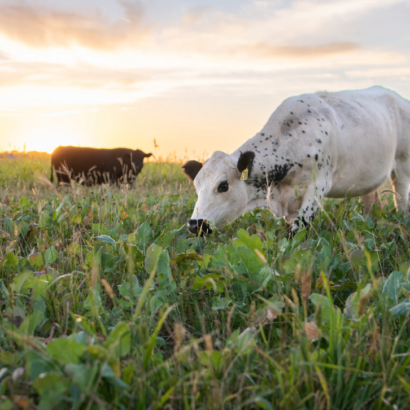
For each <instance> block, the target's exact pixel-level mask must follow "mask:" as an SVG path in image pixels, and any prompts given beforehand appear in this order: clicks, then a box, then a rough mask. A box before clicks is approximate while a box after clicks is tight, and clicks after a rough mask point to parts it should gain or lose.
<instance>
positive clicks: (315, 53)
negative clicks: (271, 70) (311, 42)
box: [236, 42, 360, 59]
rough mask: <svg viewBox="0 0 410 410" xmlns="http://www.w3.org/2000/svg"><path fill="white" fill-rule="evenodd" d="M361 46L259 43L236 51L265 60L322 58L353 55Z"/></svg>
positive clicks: (345, 43) (350, 44)
mask: <svg viewBox="0 0 410 410" xmlns="http://www.w3.org/2000/svg"><path fill="white" fill-rule="evenodd" d="M359 49H360V46H359V45H358V44H355V43H350V42H334V43H329V44H322V45H315V46H272V45H270V44H267V43H257V44H254V45H251V46H245V47H243V50H240V51H236V52H237V53H239V54H246V55H249V54H254V55H258V56H260V57H264V58H285V59H288V58H289V59H293V58H320V57H326V56H329V55H334V54H346V53H352V52H354V51H357V50H359Z"/></svg>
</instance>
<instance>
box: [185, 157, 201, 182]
mask: <svg viewBox="0 0 410 410" xmlns="http://www.w3.org/2000/svg"><path fill="white" fill-rule="evenodd" d="M201 168H202V163H201V162H198V161H188V162H186V163H185V164H184V165H182V171H183V172H184V174H185V175H186V176H187V177H188V178H189V179H190V180H191V181H192V182H194V179H195V177H196V176H197V175H198V172H199V171H200V170H201Z"/></svg>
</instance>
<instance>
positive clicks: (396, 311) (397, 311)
mask: <svg viewBox="0 0 410 410" xmlns="http://www.w3.org/2000/svg"><path fill="white" fill-rule="evenodd" d="M390 312H391V313H392V315H393V316H394V317H397V316H407V315H408V313H409V312H410V302H409V301H405V302H401V303H399V304H398V305H396V306H393V307H392V308H391V309H390Z"/></svg>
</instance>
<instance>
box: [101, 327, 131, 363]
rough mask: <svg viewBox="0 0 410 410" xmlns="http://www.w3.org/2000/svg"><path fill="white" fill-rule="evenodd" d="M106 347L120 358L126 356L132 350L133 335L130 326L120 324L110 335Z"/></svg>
mask: <svg viewBox="0 0 410 410" xmlns="http://www.w3.org/2000/svg"><path fill="white" fill-rule="evenodd" d="M104 347H105V348H107V349H108V350H110V351H112V352H113V353H114V354H115V355H116V356H117V357H118V358H120V357H123V356H126V355H127V354H128V353H129V352H130V350H131V333H130V327H129V326H128V324H127V323H118V324H117V325H116V326H115V327H114V329H112V330H111V332H110V334H109V335H108V337H107V340H106V342H105V343H104Z"/></svg>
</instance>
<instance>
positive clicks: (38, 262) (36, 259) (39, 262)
mask: <svg viewBox="0 0 410 410" xmlns="http://www.w3.org/2000/svg"><path fill="white" fill-rule="evenodd" d="M28 260H29V262H30V265H31V266H34V267H36V268H37V269H40V268H42V267H43V265H44V262H43V255H41V253H38V252H37V253H33V255H31V256H30V257H29V258H28Z"/></svg>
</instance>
